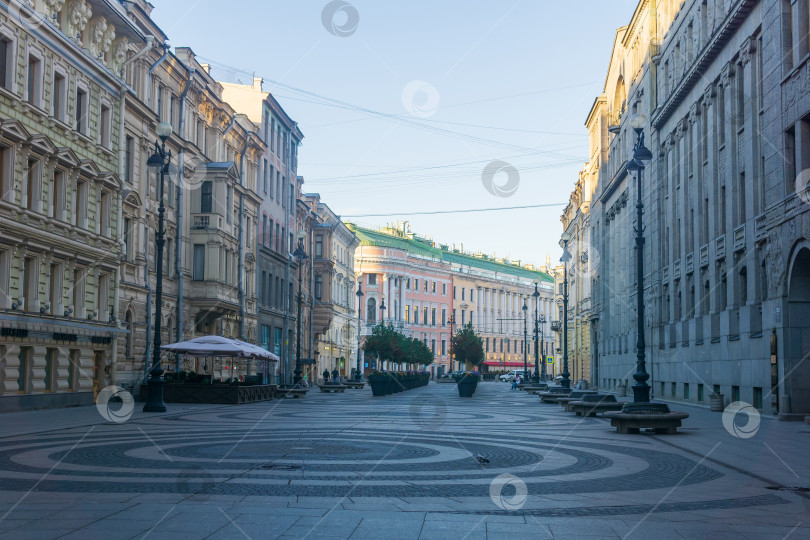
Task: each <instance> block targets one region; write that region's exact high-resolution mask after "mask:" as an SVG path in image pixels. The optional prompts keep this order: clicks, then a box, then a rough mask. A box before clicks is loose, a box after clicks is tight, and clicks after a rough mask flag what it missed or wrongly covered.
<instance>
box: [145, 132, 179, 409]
mask: <svg viewBox="0 0 810 540" xmlns="http://www.w3.org/2000/svg"><path fill="white" fill-rule="evenodd" d="M155 131H156V132H157V136H158V137H159V138H160V143H158V142H157V141H155V153H154V154H152V156H151V157H150V158H149V159H148V160H147V161H146V166H147V167H149V169H151V170H154V171H159V172H160V187H159V192H158V198H159V199H160V203H159V206H158V230H157V231H156V232H155V249H156V250H157V257H156V263H155V273H156V282H157V284H156V286H155V337H154V338H153V340H152V341H153V344H152V367H151V368H150V369H149V380H148V381H147V384H148V386H149V396H148V398H147V400H146V404H145V405H144V406H143V412H166V405H165V404H164V403H163V373H164V371H163V368H162V367H161V366H160V319H161V317H162V309H161V308H162V303H163V245H164V243H165V240H164V237H165V236H166V230H165V229H164V226H163V220H164V214H165V213H166V207H165V205H164V204H163V186H164V184H165V182H166V175H167V174H169V166H170V164H171V162H172V151H171V150H168V151H167V150H166V139H168V138H169V137H170V136H171V134H172V125H171V124H169V123H168V122H160V123H159V124H158V125H157V129H156V130H155Z"/></svg>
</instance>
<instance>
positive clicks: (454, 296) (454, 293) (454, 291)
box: [453, 286, 456, 300]
mask: <svg viewBox="0 0 810 540" xmlns="http://www.w3.org/2000/svg"><path fill="white" fill-rule="evenodd" d="M455 299H456V288H455V286H454V287H453V300H455Z"/></svg>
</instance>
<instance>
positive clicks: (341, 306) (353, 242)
mask: <svg viewBox="0 0 810 540" xmlns="http://www.w3.org/2000/svg"><path fill="white" fill-rule="evenodd" d="M303 200H304V203H305V204H307V206H309V208H310V210H311V212H312V213H313V216H314V217H315V221H314V223H313V226H312V237H313V239H314V244H313V249H312V261H313V264H314V267H313V275H312V284H313V288H312V301H313V304H314V307H313V310H312V335H313V338H314V340H315V353H314V358H313V359H314V360H315V364H313V365H312V367H311V368H310V372H311V375H312V376H313V377H314V379H317V378H318V376H321V377H322V375H321V374H322V373H323V372H324V370H328V371H329V372H330V373H331V372H332V371H333V370H335V369H337V370H338V372H339V373H340V375H341V376H342V377H351V376H353V375H354V372H355V370H356V366H357V343H358V333H357V332H358V321H357V296H356V294H355V293H356V291H357V289H356V279H355V273H354V255H355V250H356V249H357V246H358V245H359V240H358V239H357V236H356V235H355V234H354V233H353V232H352V231H351V230H349V228H348V227H347V226H346V225H345V224H344V223H343V222H342V221H341V220H340V216H338V215H337V214H335V213H334V212H333V211H332V209H331V208H329V206H327V205H326V204H324V203H323V202H321V198H320V195H318V194H306V195H304V197H303ZM314 379H313V380H314Z"/></svg>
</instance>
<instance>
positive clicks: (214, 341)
mask: <svg viewBox="0 0 810 540" xmlns="http://www.w3.org/2000/svg"><path fill="white" fill-rule="evenodd" d="M161 349H163V350H166V351H170V352H174V353H177V354H186V355H188V356H227V357H239V358H257V359H260V360H267V361H278V359H279V358H278V356H276V355H275V354H273V353H271V352H270V351H267V350H265V349H262V348H261V347H259V346H258V345H253V344H251V343H245V342H244V341H239V340H238V339H228V338H226V337H222V336H201V337H197V338H194V339H190V340H188V341H180V342H178V343H172V344H170V345H163V346H162V347H161Z"/></svg>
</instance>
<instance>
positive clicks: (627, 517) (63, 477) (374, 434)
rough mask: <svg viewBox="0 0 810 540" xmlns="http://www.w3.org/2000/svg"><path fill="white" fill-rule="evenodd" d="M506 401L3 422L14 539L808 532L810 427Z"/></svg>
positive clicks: (482, 390) (337, 401)
mask: <svg viewBox="0 0 810 540" xmlns="http://www.w3.org/2000/svg"><path fill="white" fill-rule="evenodd" d="M509 388H510V387H509V385H507V384H500V383H486V384H481V385H479V389H478V392H477V393H476V394H475V397H474V398H472V399H465V400H462V399H460V398H459V397H458V393H457V391H456V387H455V385H451V384H442V385H440V384H431V385H429V386H427V387H424V388H420V389H417V390H413V391H410V392H404V393H401V394H397V395H394V396H388V397H385V398H372V396H371V392H370V390H369V389H365V390H362V391H350V392H346V393H345V394H320V393H316V392H310V394H309V395H308V396H307V397H306V399H295V400H293V399H288V400H281V401H272V402H265V403H260V404H254V405H241V406H214V405H181V404H169V405H168V408H169V412H168V413H166V414H158V415H156V414H152V415H147V414H144V413H142V412H140V408H141V405H140V404H136V410H135V413H134V414H133V416H132V417H131V418H130V419H129V420H128V421H126V422H122V423H111V422H106V421H105V420H104V419H103V418H102V416H101V415H100V414H99V412H98V411H97V410H96V408H95V407H85V408H77V409H62V410H55V411H36V412H27V413H9V414H5V415H1V416H0V428H1V429H2V430H3V434H4V437H3V439H2V447H0V478H2V479H1V480H0V482H1V483H0V486H1V487H2V492H0V505H2V507H1V508H0V518H2V520H1V521H0V535H2V538H15V539H25V538H37V539H40V538H81V539H91V538H100V539H104V540H108V539H115V538H150V539H161V538H172V539H177V538H183V539H185V538H212V539H214V538H254V539H259V538H275V537H280V538H386V539H392V538H413V539H416V538H437V539H448V538H459V539H461V538H466V539H478V538H555V539H569V538H596V539H602V538H604V539H607V538H654V539H655V540H665V539H669V538H678V539H681V538H683V539H695V538H711V539H712V540H722V539H725V538H729V539H738V538H744V539H754V538H756V539H759V538H765V539H770V538H773V539H782V538H796V539H798V538H810V499H808V495H807V494H805V493H802V492H797V491H795V490H793V491H791V490H788V489H785V488H796V487H809V486H810V480H809V478H810V464H808V459H807V442H808V440H810V427H808V426H806V425H804V424H799V423H786V422H779V421H776V420H773V419H769V418H762V420H761V424H760V425H759V427H758V429H756V430H754V431H750V429H749V430H746V432H743V431H740V432H738V433H739V434H742V435H743V436H747V435H750V434H751V433H753V436H751V437H749V438H741V437H739V436H734V435H732V434H731V433H729V431H727V430H726V429H725V428H724V426H723V422H722V416H723V415H722V414H721V413H710V412H708V411H707V410H705V409H697V408H689V407H686V408H684V407H680V408H684V410H687V411H688V412H690V413H691V414H692V417H691V418H690V419H688V420H687V421H685V426H684V428H682V429H681V433H679V434H678V435H651V434H642V435H618V434H617V433H615V430H614V429H612V428H610V426H609V423H608V421H607V420H604V419H601V418H586V419H582V418H579V417H575V416H574V415H573V414H571V413H564V412H562V408H561V407H559V406H558V405H542V404H540V403H539V400H538V399H537V397H536V396H531V395H528V394H526V393H524V392H513V391H510V390H509ZM676 408H679V407H676ZM737 420H738V424H740V425H742V426H743V427H745V424H746V417H745V415H743V416H742V418H738V419H737ZM750 427H754V426H752V425H749V428H750ZM731 431H734V430H733V429H732V430H731ZM747 431H750V433H749V432H747ZM478 455H481V456H483V457H485V458H486V459H488V460H489V463H487V464H480V463H479V462H478V460H477V459H476V456H478ZM780 487H781V488H782V489H773V488H780Z"/></svg>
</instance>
